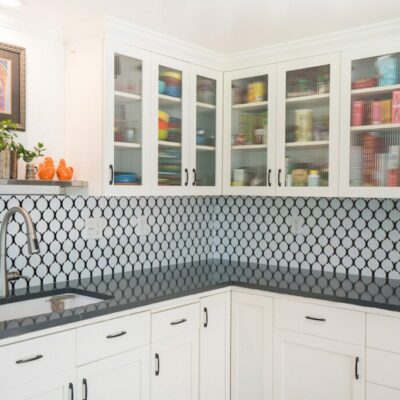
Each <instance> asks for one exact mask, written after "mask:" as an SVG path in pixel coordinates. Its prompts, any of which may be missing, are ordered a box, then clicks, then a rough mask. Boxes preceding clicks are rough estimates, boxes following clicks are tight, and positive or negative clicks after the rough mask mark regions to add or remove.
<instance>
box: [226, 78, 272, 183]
mask: <svg viewBox="0 0 400 400" xmlns="http://www.w3.org/2000/svg"><path fill="white" fill-rule="evenodd" d="M231 115H232V117H231V118H232V121H231V126H232V129H231V186H266V184H267V182H266V181H267V167H268V160H267V155H268V151H267V145H268V143H267V141H268V140H267V139H268V75H261V76H256V77H250V78H243V79H236V80H233V81H232V112H231Z"/></svg>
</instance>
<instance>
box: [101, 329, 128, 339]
mask: <svg viewBox="0 0 400 400" xmlns="http://www.w3.org/2000/svg"><path fill="white" fill-rule="evenodd" d="M126 334H127V332H126V331H122V332H119V333H114V334H111V335H107V336H106V338H107V339H114V338H117V337H121V336H124V335H126Z"/></svg>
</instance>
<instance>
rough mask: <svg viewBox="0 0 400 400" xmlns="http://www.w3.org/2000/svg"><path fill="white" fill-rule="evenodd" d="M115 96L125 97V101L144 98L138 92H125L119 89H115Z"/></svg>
mask: <svg viewBox="0 0 400 400" xmlns="http://www.w3.org/2000/svg"><path fill="white" fill-rule="evenodd" d="M114 95H115V97H119V98H120V99H123V101H131V100H135V101H139V100H141V99H142V96H139V95H138V94H133V93H125V92H119V91H114Z"/></svg>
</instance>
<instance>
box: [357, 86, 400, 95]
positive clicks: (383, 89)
mask: <svg viewBox="0 0 400 400" xmlns="http://www.w3.org/2000/svg"><path fill="white" fill-rule="evenodd" d="M393 90H400V85H390V86H375V87H370V88H365V89H353V90H352V91H351V95H352V96H353V95H357V96H363V95H365V96H369V95H371V94H385V93H391V92H393Z"/></svg>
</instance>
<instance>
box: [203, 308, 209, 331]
mask: <svg viewBox="0 0 400 400" xmlns="http://www.w3.org/2000/svg"><path fill="white" fill-rule="evenodd" d="M203 311H204V324H203V326H204V328H207V326H208V310H207V307H204V310H203Z"/></svg>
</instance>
